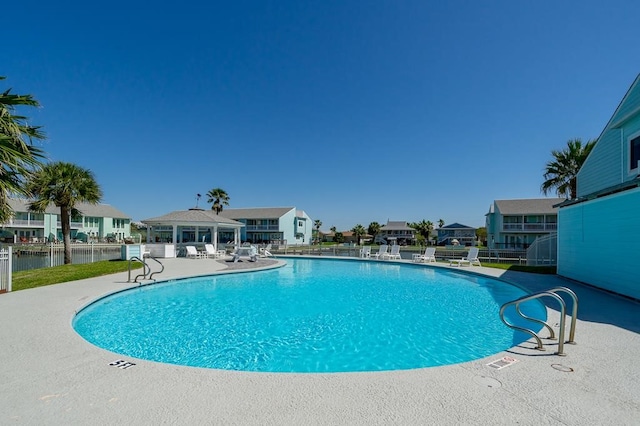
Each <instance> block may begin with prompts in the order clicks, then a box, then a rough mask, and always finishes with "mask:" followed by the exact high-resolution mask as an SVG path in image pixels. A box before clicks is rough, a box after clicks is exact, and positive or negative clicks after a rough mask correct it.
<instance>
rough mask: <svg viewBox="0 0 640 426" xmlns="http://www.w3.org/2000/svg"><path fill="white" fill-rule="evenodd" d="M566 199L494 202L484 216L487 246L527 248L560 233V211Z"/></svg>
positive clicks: (495, 247)
mask: <svg viewBox="0 0 640 426" xmlns="http://www.w3.org/2000/svg"><path fill="white" fill-rule="evenodd" d="M563 201H564V198H532V199H523V200H495V201H494V202H493V204H492V205H491V207H489V213H487V214H486V216H485V221H486V227H487V244H488V246H489V248H492V249H502V248H518V249H522V248H527V247H529V245H531V243H533V241H534V240H535V239H536V238H538V237H542V236H545V235H549V234H551V233H554V232H557V230H558V208H557V207H554V206H556V205H557V204H560V203H561V202H563Z"/></svg>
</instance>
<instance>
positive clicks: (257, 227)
mask: <svg viewBox="0 0 640 426" xmlns="http://www.w3.org/2000/svg"><path fill="white" fill-rule="evenodd" d="M245 230H247V231H279V230H280V226H278V225H245Z"/></svg>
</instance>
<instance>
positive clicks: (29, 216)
mask: <svg viewBox="0 0 640 426" xmlns="http://www.w3.org/2000/svg"><path fill="white" fill-rule="evenodd" d="M9 205H10V206H11V208H12V209H13V211H14V214H13V217H12V218H11V219H10V220H9V221H8V222H7V223H3V224H0V226H1V227H2V230H3V240H4V241H7V239H8V236H10V235H13V239H14V242H47V241H56V240H61V239H62V225H61V223H60V208H59V207H56V206H55V205H53V204H50V205H49V207H47V209H46V210H45V211H44V213H34V212H30V211H29V209H28V205H29V200H25V199H20V198H10V199H9ZM75 207H76V209H77V210H78V211H79V212H80V216H78V217H72V218H71V238H72V239H77V240H81V241H85V242H87V241H102V240H103V239H105V238H110V239H111V238H112V239H113V240H122V239H124V238H125V237H128V236H130V235H131V218H130V217H129V216H128V215H126V214H124V213H123V212H121V211H120V210H118V209H116V208H115V207H113V206H110V205H108V204H88V203H78V204H77V205H76V206H75Z"/></svg>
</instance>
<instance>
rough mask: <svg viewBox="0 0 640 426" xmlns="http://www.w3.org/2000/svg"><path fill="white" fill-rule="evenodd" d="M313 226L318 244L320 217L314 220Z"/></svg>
mask: <svg viewBox="0 0 640 426" xmlns="http://www.w3.org/2000/svg"><path fill="white" fill-rule="evenodd" d="M313 226H315V227H316V241H318V244H320V227H321V226H322V221H321V220H320V219H316V220H314V221H313Z"/></svg>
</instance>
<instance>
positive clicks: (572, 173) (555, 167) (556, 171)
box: [540, 139, 596, 199]
mask: <svg viewBox="0 0 640 426" xmlns="http://www.w3.org/2000/svg"><path fill="white" fill-rule="evenodd" d="M595 144H596V140H595V139H591V140H590V141H589V142H587V143H586V145H584V146H583V145H582V140H581V139H570V140H569V141H567V147H566V148H565V149H563V150H562V151H556V150H555V149H554V150H553V151H551V155H552V156H553V160H551V161H549V162H548V163H547V165H546V168H545V171H544V179H545V181H544V182H543V183H542V186H541V187H540V189H541V191H542V192H543V193H544V194H545V195H547V194H548V193H549V192H551V191H552V190H554V189H555V191H556V194H558V196H559V197H565V198H569V199H574V198H576V196H577V179H576V177H577V176H578V172H579V171H580V167H582V165H583V164H584V162H585V160H586V159H587V157H588V156H589V153H590V152H591V150H592V149H593V147H594V145H595Z"/></svg>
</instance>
